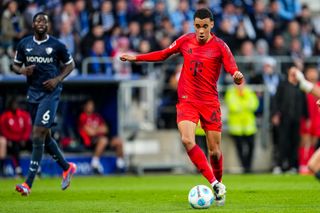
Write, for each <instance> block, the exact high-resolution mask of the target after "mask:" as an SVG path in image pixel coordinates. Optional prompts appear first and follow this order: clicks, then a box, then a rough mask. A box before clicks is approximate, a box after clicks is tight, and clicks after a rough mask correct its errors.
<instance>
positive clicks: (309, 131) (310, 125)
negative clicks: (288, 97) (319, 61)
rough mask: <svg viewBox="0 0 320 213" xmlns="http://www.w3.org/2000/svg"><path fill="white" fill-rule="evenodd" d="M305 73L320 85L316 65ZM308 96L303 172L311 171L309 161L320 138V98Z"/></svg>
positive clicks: (302, 143)
mask: <svg viewBox="0 0 320 213" xmlns="http://www.w3.org/2000/svg"><path fill="white" fill-rule="evenodd" d="M304 74H305V78H306V80H308V81H310V82H311V83H313V84H315V85H320V82H319V72H318V70H317V68H316V67H307V68H306V69H305V72H304ZM306 96H307V105H308V113H309V119H307V120H306V119H302V120H301V126H300V134H301V141H300V146H299V173H301V174H306V173H309V170H308V166H307V163H308V161H309V159H310V157H311V156H312V154H313V152H314V150H315V146H316V143H317V142H318V140H319V138H320V111H319V108H318V106H317V104H316V102H317V100H318V98H317V97H315V96H314V95H312V94H311V93H308V94H307V95H306Z"/></svg>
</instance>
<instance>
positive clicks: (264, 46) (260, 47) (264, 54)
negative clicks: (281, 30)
mask: <svg viewBox="0 0 320 213" xmlns="http://www.w3.org/2000/svg"><path fill="white" fill-rule="evenodd" d="M255 46H256V48H255V49H256V55H255V56H256V57H258V58H259V60H257V61H256V63H255V66H254V67H255V68H254V70H255V73H254V75H253V78H254V76H255V75H257V73H259V72H261V70H262V67H263V61H264V59H265V58H268V57H269V45H268V43H267V41H266V40H264V39H258V41H257V42H256V45H255Z"/></svg>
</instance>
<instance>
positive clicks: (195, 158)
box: [178, 120, 216, 184]
mask: <svg viewBox="0 0 320 213" xmlns="http://www.w3.org/2000/svg"><path fill="white" fill-rule="evenodd" d="M178 128H179V131H180V135H181V140H182V143H183V145H184V147H185V149H186V151H187V153H188V156H189V158H190V160H191V161H192V163H193V164H194V165H195V166H196V167H197V169H198V170H199V171H200V172H201V174H202V175H203V176H204V177H205V178H206V179H207V180H208V181H209V183H210V184H212V183H214V182H215V181H216V178H215V177H214V175H213V172H212V169H211V167H210V165H209V163H208V160H207V157H206V155H205V154H204V152H203V151H202V149H201V148H200V147H199V146H198V145H197V144H196V142H195V128H196V123H194V122H192V121H187V120H185V121H180V122H179V123H178Z"/></svg>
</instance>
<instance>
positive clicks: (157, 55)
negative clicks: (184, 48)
mask: <svg viewBox="0 0 320 213" xmlns="http://www.w3.org/2000/svg"><path fill="white" fill-rule="evenodd" d="M184 40H185V36H181V37H180V38H178V39H177V40H175V41H174V42H173V43H172V44H171V45H170V46H169V47H168V48H166V49H163V50H160V51H154V52H150V53H146V54H140V55H137V56H136V57H137V61H163V60H165V59H167V58H168V57H169V56H171V55H173V54H176V53H178V52H179V51H180V46H181V44H182V43H183V41H184Z"/></svg>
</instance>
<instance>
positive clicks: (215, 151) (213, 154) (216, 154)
mask: <svg viewBox="0 0 320 213" xmlns="http://www.w3.org/2000/svg"><path fill="white" fill-rule="evenodd" d="M208 153H209V155H210V157H212V158H213V159H214V160H218V159H219V158H220V155H221V151H220V149H217V148H216V149H210V148H209V149H208Z"/></svg>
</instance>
